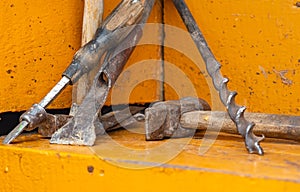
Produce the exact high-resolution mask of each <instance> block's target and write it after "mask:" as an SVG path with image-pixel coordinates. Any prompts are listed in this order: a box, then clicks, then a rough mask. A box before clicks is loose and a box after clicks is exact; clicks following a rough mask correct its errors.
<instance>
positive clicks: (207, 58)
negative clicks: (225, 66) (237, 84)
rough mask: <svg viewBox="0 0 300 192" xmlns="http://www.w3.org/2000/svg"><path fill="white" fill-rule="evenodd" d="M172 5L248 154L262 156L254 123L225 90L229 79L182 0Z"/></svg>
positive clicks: (177, 0) (259, 138) (230, 92)
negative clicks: (221, 70) (204, 65)
mask: <svg viewBox="0 0 300 192" xmlns="http://www.w3.org/2000/svg"><path fill="white" fill-rule="evenodd" d="M173 3H174V5H175V7H176V9H177V11H178V12H179V14H180V16H181V18H182V20H183V22H184V23H185V25H186V28H187V29H188V31H189V33H190V35H191V37H192V39H193V40H194V42H195V44H196V46H197V48H198V50H199V52H200V54H201V55H202V58H203V60H204V62H205V64H206V69H207V71H208V73H209V75H210V77H211V78H212V81H213V83H214V87H215V89H216V90H217V91H218V92H219V96H220V99H221V101H222V103H223V104H224V105H225V106H226V108H227V111H228V114H229V116H230V118H231V119H232V121H233V122H234V123H235V125H236V127H237V130H238V132H239V133H240V134H241V135H242V136H243V137H244V138H245V145H246V148H247V149H248V152H249V153H257V154H260V155H263V153H264V152H263V149H262V148H261V146H260V145H259V142H260V141H261V140H263V138H264V137H263V136H262V137H258V136H256V135H254V133H253V127H254V125H255V124H254V123H253V122H249V121H247V120H246V119H245V117H244V112H245V110H246V107H243V106H239V105H237V104H236V103H235V96H236V95H237V92H235V91H230V90H228V88H227V83H228V81H229V79H227V78H224V77H223V76H222V74H221V72H220V69H221V64H220V63H219V62H218V61H217V60H216V59H215V57H214V55H213V53H212V52H211V50H210V48H209V47H208V45H207V42H206V41H205V38H204V36H203V34H202V32H201V31H200V29H199V27H198V25H197V23H196V21H195V19H194V17H193V16H192V14H191V12H190V10H189V8H188V7H187V5H186V3H185V2H184V0H173Z"/></svg>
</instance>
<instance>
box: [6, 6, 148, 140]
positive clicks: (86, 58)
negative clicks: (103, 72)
mask: <svg viewBox="0 0 300 192" xmlns="http://www.w3.org/2000/svg"><path fill="white" fill-rule="evenodd" d="M144 8H145V5H144V4H143V3H142V2H141V1H138V0H123V1H122V2H121V3H120V4H119V5H118V6H117V7H116V8H115V10H114V11H113V12H112V13H111V14H110V15H109V16H108V17H107V18H106V20H105V21H104V22H103V24H102V25H101V26H100V27H99V28H98V29H97V31H96V34H95V36H94V37H93V39H92V40H91V41H89V42H88V43H87V44H85V45H84V46H83V47H82V48H80V49H79V50H78V51H77V52H76V54H75V55H74V57H73V60H72V62H71V64H70V65H69V67H68V68H67V69H66V70H65V72H64V73H63V77H62V79H61V80H60V81H59V82H58V83H57V84H56V85H55V86H54V88H53V89H52V90H51V91H50V92H49V93H48V94H47V95H46V96H45V97H44V98H43V99H42V101H41V102H40V103H38V104H34V105H33V106H32V107H31V108H30V109H29V110H27V111H26V112H25V113H24V114H23V115H22V116H21V117H20V121H21V122H20V124H19V125H18V126H17V127H15V128H14V129H13V131H11V132H10V133H9V134H8V135H7V136H6V138H5V139H4V141H3V143H4V144H9V143H10V142H11V141H12V140H14V139H15V138H16V137H17V136H18V135H19V134H20V133H21V132H22V131H23V130H24V129H25V128H26V127H27V126H28V127H29V128H33V127H37V125H38V124H40V123H41V122H44V121H46V119H47V115H46V111H45V108H46V107H47V106H48V105H49V104H50V103H51V102H52V101H53V100H54V99H55V98H56V97H57V96H58V95H59V93H60V92H61V91H62V90H63V89H64V88H65V87H66V86H67V85H69V84H74V83H76V82H77V81H78V79H79V78H80V77H81V76H82V75H83V74H86V73H88V72H89V71H90V70H91V69H93V68H95V67H97V66H99V62H100V59H101V57H102V56H103V54H104V53H105V52H107V51H108V50H111V49H113V48H114V47H116V46H117V45H119V44H120V43H121V42H122V41H123V40H124V39H125V38H126V37H127V36H128V34H129V33H130V32H131V31H132V30H133V29H134V28H133V27H128V26H131V25H133V24H136V23H139V22H140V21H141V19H142V17H141V16H142V13H143V11H144ZM126 13H130V14H127V15H129V17H124V14H125V15H126Z"/></svg>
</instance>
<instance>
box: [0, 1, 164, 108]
mask: <svg viewBox="0 0 300 192" xmlns="http://www.w3.org/2000/svg"><path fill="white" fill-rule="evenodd" d="M119 2H120V1H119V0H113V1H112V0H110V1H105V4H104V6H105V13H104V16H105V17H106V16H107V15H108V13H110V12H111V11H112V10H113V8H114V7H115V6H116V5H117V4H118V3H119ZM82 14H83V0H75V1H74V0H63V1H57V0H54V1H53V0H45V1H36V0H11V1H0V34H1V35H0V69H1V70H0V87H1V89H0V112H5V111H20V110H26V109H28V108H29V107H30V106H31V105H32V104H33V103H37V102H39V101H40V100H41V99H42V98H43V97H44V96H45V95H46V94H47V93H48V92H49V91H50V89H51V88H52V87H53V86H54V85H55V84H56V83H57V82H58V81H59V79H60V78H61V74H62V72H63V71H64V70H65V69H66V67H67V66H68V65H69V63H70V62H71V60H72V57H73V55H74V53H75V51H76V50H78V49H79V47H80V42H81V27H82ZM149 21H150V22H159V23H160V21H161V5H160V3H159V2H158V3H156V5H155V8H154V10H153V11H152V14H151V16H150V18H149ZM159 32H160V31H155V33H156V38H157V41H160V39H161V37H160V35H159ZM160 50H161V49H160V46H152V47H151V46H144V47H143V48H138V49H137V50H136V51H135V53H134V54H133V55H132V58H131V59H130V62H129V65H132V64H133V63H135V62H137V61H140V60H144V59H149V58H152V59H160V58H161V56H160V54H161V51H160ZM148 70H149V71H154V72H153V73H155V76H158V77H160V76H161V66H160V64H159V63H158V64H157V65H156V66H154V65H152V66H150V67H149V69H148ZM145 91H148V94H145ZM119 92H120V91H119ZM117 94H119V93H117ZM132 95H133V96H132V97H131V98H130V102H132V103H136V102H149V101H153V100H159V99H160V97H161V95H162V92H161V85H160V83H157V82H155V81H151V82H149V81H148V82H141V84H140V85H139V86H138V87H136V89H135V91H134V92H133V93H132ZM120 102H123V103H125V102H128V100H125V99H123V100H121V101H120ZM108 103H109V102H108ZM70 105H71V87H68V88H67V90H65V91H64V92H63V93H62V94H61V95H60V96H59V97H58V98H57V99H56V100H55V101H54V103H53V104H52V105H51V106H50V108H68V107H70Z"/></svg>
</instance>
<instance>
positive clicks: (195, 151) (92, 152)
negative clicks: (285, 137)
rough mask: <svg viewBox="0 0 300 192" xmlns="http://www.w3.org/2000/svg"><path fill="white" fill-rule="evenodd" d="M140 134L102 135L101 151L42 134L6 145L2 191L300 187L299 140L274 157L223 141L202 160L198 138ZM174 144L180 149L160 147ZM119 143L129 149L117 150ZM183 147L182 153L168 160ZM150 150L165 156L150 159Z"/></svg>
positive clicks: (0, 168)
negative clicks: (152, 137) (155, 137)
mask: <svg viewBox="0 0 300 192" xmlns="http://www.w3.org/2000/svg"><path fill="white" fill-rule="evenodd" d="M139 131H141V130H140V129H139V128H138V129H133V130H131V132H129V131H126V130H122V131H117V132H114V133H111V134H110V137H99V138H98V139H97V144H96V146H95V147H93V148H88V147H76V146H62V145H49V144H48V140H46V139H42V138H40V137H37V136H35V137H34V136H30V137H28V136H27V137H21V138H18V140H19V141H22V142H21V143H16V144H14V145H9V146H4V145H0V155H1V159H0V181H1V186H0V191H6V192H7V191H14V192H18V191H22V192H25V191H82V190H88V191H92V190H93V191H98V190H101V191H131V192H135V191H149V192H150V191H151V192H152V191H172V192H175V191H187V190H193V191H195V190H201V191H230V192H234V191H245V192H247V191H249V192H252V191H254V190H255V191H271V190H273V191H299V189H300V180H299V178H300V174H299V162H300V156H299V150H300V147H299V145H295V144H294V142H288V141H280V142H278V141H275V142H274V140H267V142H264V148H265V150H266V151H267V153H266V156H257V155H251V154H247V152H246V150H245V149H244V144H243V141H242V139H241V138H240V137H238V136H229V135H220V136H219V137H218V140H217V141H216V142H215V143H214V144H213V146H212V147H211V148H210V149H209V150H208V152H207V153H205V154H203V155H199V146H200V144H201V140H199V139H197V138H195V139H193V140H191V141H190V142H189V144H188V145H186V144H185V143H186V139H176V140H168V141H159V142H145V140H144V135H141V134H137V133H133V132H139ZM198 137H202V136H201V135H198ZM171 142H172V143H173V145H172V146H173V147H175V148H169V149H168V150H160V149H159V146H162V145H164V144H166V143H169V144H170V143H171ZM276 142H277V143H276ZM279 143H280V144H279ZM113 144H117V146H119V148H121V150H114V149H115V148H113V147H112V146H114V145H113ZM182 144H183V145H182ZM178 147H179V149H180V151H181V152H180V153H179V154H178V155H175V156H174V158H170V159H167V160H166V161H160V159H161V158H162V157H164V156H166V155H167V154H168V153H170V152H172V150H177V149H176V148H178ZM129 150H132V151H131V152H130V153H127V155H123V154H122V153H125V152H128V151H129ZM150 150H153V151H152V152H153V153H155V154H156V155H157V157H158V158H149V156H151V152H150ZM105 151H106V152H105ZM141 154H144V155H141ZM157 159H158V160H157Z"/></svg>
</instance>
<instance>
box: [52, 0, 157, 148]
mask: <svg viewBox="0 0 300 192" xmlns="http://www.w3.org/2000/svg"><path fill="white" fill-rule="evenodd" d="M132 2H138V3H140V4H141V7H142V8H143V10H142V11H141V15H140V17H139V18H137V19H140V20H139V21H140V22H138V24H139V25H136V26H134V29H133V30H132V31H131V33H130V34H129V35H128V36H127V37H126V38H125V40H124V41H122V42H121V43H120V44H119V45H118V46H117V47H116V48H115V49H112V50H111V51H109V52H108V53H107V55H106V57H105V59H104V60H105V61H104V63H103V65H102V66H101V69H100V71H99V72H98V73H97V74H96V76H95V78H94V82H93V84H92V86H91V88H90V90H89V91H88V93H87V94H86V96H85V98H84V100H83V101H82V103H81V105H80V106H79V108H78V109H77V112H76V113H75V115H74V117H73V118H72V119H71V120H70V121H68V122H67V123H66V124H65V125H64V126H63V127H62V128H61V129H59V130H58V131H56V132H55V133H54V134H53V135H52V138H51V140H50V143H56V144H71V145H88V146H91V145H93V144H94V142H95V140H96V131H98V133H99V134H101V133H102V134H103V133H105V129H104V128H103V124H102V122H101V118H99V115H100V116H101V108H102V106H103V105H104V103H105V101H106V98H107V96H108V93H109V90H110V89H111V87H112V86H113V85H114V83H115V81H116V80H117V78H118V76H119V74H120V73H121V70H122V69H123V67H124V65H125V63H126V61H127V60H128V58H129V56H130V55H131V53H132V51H133V49H134V47H135V45H136V44H137V42H138V41H139V39H140V37H141V36H142V27H143V24H144V23H145V22H146V20H147V19H148V16H149V14H150V11H151V10H152V7H153V4H154V0H148V1H144V4H143V3H142V2H141V1H132ZM128 11H129V10H128V9H124V10H123V12H119V17H120V18H121V17H128V15H129V16H131V13H130V12H128ZM116 22H119V21H116ZM131 22H133V23H137V22H136V21H134V20H132V19H131Z"/></svg>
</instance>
